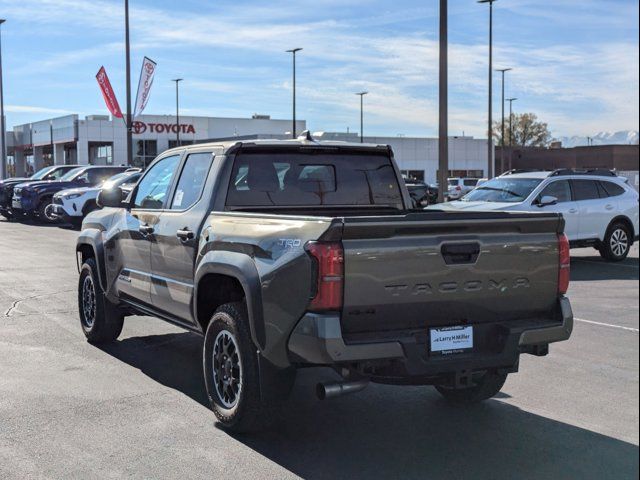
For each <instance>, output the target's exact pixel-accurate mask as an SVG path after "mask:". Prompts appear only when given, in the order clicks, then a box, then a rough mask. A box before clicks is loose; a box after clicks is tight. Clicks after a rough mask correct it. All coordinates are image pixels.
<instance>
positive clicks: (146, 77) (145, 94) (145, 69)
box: [133, 57, 156, 117]
mask: <svg viewBox="0 0 640 480" xmlns="http://www.w3.org/2000/svg"><path fill="white" fill-rule="evenodd" d="M155 73H156V62H154V61H153V60H151V59H150V58H147V57H144V60H142V69H141V70H140V80H139V81H138V93H137V95H136V107H135V108H134V109H133V111H134V114H133V116H134V117H137V116H138V115H140V114H141V113H142V111H143V110H144V109H145V107H146V106H147V103H148V102H149V92H150V91H151V85H153V77H154V76H155Z"/></svg>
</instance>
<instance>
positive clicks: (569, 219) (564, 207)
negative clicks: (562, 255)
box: [536, 180, 580, 241]
mask: <svg viewBox="0 0 640 480" xmlns="http://www.w3.org/2000/svg"><path fill="white" fill-rule="evenodd" d="M547 196H549V197H555V198H557V199H558V203H556V204H555V205H546V206H544V207H541V208H540V209H541V210H543V211H545V212H556V213H561V214H562V216H563V217H564V222H565V227H564V233H566V234H567V237H569V240H570V241H572V240H578V239H579V238H580V236H579V225H580V222H579V218H580V217H579V213H578V205H577V203H576V202H574V201H573V200H572V197H571V186H570V185H569V180H554V181H552V182H551V183H549V184H548V185H547V186H546V187H544V188H543V189H542V191H541V192H540V194H539V195H538V196H537V197H536V199H537V200H540V199H541V198H542V197H547Z"/></svg>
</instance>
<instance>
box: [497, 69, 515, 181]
mask: <svg viewBox="0 0 640 480" xmlns="http://www.w3.org/2000/svg"><path fill="white" fill-rule="evenodd" d="M510 70H513V68H498V69H497V70H496V72H501V73H502V133H501V136H502V138H501V140H500V143H501V144H502V145H501V146H502V148H501V149H500V173H504V74H505V72H508V71H510Z"/></svg>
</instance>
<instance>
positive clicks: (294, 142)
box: [168, 136, 390, 153]
mask: <svg viewBox="0 0 640 480" xmlns="http://www.w3.org/2000/svg"><path fill="white" fill-rule="evenodd" d="M244 147H246V148H254V147H258V148H259V147H285V148H286V147H290V148H299V147H302V148H304V147H307V148H309V147H317V148H327V149H332V150H335V149H348V150H354V149H356V150H385V151H390V147H389V146H388V145H386V144H377V143H359V142H341V141H336V140H327V141H317V140H313V139H310V137H309V138H307V137H303V136H300V137H298V138H296V139H290V140H271V139H269V140H227V141H223V142H207V143H196V144H193V145H183V146H181V147H175V148H172V149H171V150H168V151H170V152H171V151H179V150H185V149H186V150H188V151H189V150H200V149H206V148H222V149H223V150H224V152H225V153H226V152H228V151H230V150H236V149H239V148H244Z"/></svg>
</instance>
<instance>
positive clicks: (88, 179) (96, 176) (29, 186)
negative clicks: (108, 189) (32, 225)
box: [11, 165, 127, 221]
mask: <svg viewBox="0 0 640 480" xmlns="http://www.w3.org/2000/svg"><path fill="white" fill-rule="evenodd" d="M126 169H127V167H107V166H104V167H102V166H92V165H87V166H84V167H76V168H74V169H72V170H70V171H69V172H67V173H66V174H65V175H64V176H62V177H61V178H60V179H59V180H56V181H46V180H43V181H39V182H27V183H19V184H18V185H16V186H15V188H14V189H13V198H12V199H11V210H12V212H13V213H14V215H15V216H16V217H20V216H21V217H38V218H39V219H41V220H43V221H48V218H47V216H46V215H45V210H46V208H47V207H48V206H49V205H50V204H51V203H52V201H53V195H54V194H55V193H57V192H59V191H60V190H65V189H68V188H76V187H90V186H93V185H98V184H100V183H102V182H104V181H105V180H106V179H107V178H109V177H112V176H113V175H115V174H116V173H120V172H124V171H125V170H126Z"/></svg>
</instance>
